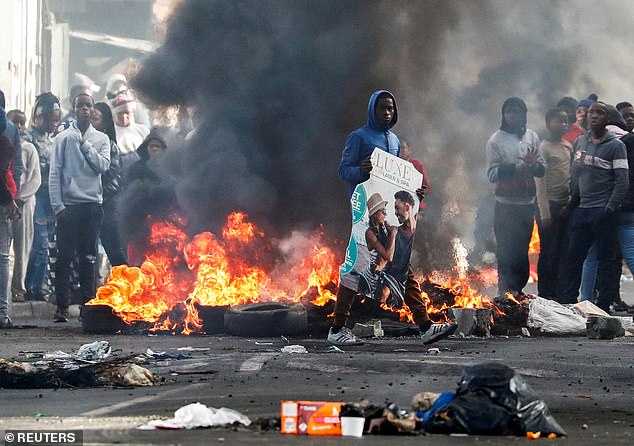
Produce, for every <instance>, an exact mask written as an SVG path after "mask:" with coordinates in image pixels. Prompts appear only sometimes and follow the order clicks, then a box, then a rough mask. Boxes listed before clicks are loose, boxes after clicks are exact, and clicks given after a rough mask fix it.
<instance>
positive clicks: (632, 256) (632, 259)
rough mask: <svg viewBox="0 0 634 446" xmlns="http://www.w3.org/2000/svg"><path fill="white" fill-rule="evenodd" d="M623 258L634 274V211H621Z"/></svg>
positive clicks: (620, 224)
mask: <svg viewBox="0 0 634 446" xmlns="http://www.w3.org/2000/svg"><path fill="white" fill-rule="evenodd" d="M617 234H618V236H619V243H620V244H621V252H622V253H623V260H625V263H626V265H627V267H628V268H629V270H630V272H631V273H632V274H634V212H620V213H619V220H618V226H617Z"/></svg>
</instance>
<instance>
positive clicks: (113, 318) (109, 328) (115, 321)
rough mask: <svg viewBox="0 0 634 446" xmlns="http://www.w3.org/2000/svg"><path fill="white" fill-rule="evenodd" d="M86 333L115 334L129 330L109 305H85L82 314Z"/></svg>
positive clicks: (82, 323) (83, 327) (82, 326)
mask: <svg viewBox="0 0 634 446" xmlns="http://www.w3.org/2000/svg"><path fill="white" fill-rule="evenodd" d="M81 328H82V330H83V332H84V333H91V334H113V333H117V332H118V331H121V330H126V329H127V328H129V326H128V324H126V323H125V322H123V321H122V320H121V318H120V317H119V316H117V315H116V314H114V312H113V311H112V308H110V307H109V306H107V305H84V308H83V309H82V312H81Z"/></svg>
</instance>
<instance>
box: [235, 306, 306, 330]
mask: <svg viewBox="0 0 634 446" xmlns="http://www.w3.org/2000/svg"><path fill="white" fill-rule="evenodd" d="M307 329H308V316H307V313H306V308H304V306H303V305H302V304H295V305H289V304H283V303H277V302H263V303H256V304H246V305H236V306H234V307H231V308H229V309H228V310H227V312H226V313H225V330H226V331H227V333H229V334H232V335H235V336H252V337H270V336H282V335H286V336H295V335H302V334H305V333H306V331H307Z"/></svg>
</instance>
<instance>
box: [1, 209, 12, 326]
mask: <svg viewBox="0 0 634 446" xmlns="http://www.w3.org/2000/svg"><path fill="white" fill-rule="evenodd" d="M7 209H8V205H0V320H3V319H4V318H6V317H8V316H9V247H10V246H11V220H9V218H8V217H7Z"/></svg>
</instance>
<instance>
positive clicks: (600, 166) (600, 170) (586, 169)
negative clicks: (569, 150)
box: [572, 132, 629, 211]
mask: <svg viewBox="0 0 634 446" xmlns="http://www.w3.org/2000/svg"><path fill="white" fill-rule="evenodd" d="M574 151H575V158H574V162H573V165H572V201H573V206H574V205H575V204H577V203H578V204H579V207H581V208H598V207H601V208H608V209H610V210H612V211H614V210H616V209H617V208H618V207H619V205H620V204H621V202H622V201H623V199H624V198H625V195H626V193H627V189H628V186H629V178H628V163H627V153H626V150H625V144H623V142H622V141H621V140H620V139H619V138H618V137H617V136H616V135H615V134H614V133H612V132H606V134H605V135H603V137H602V138H601V139H600V140H599V141H593V140H592V138H591V134H590V133H589V132H586V133H584V134H583V135H581V136H579V138H577V140H576V141H575V144H574Z"/></svg>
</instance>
